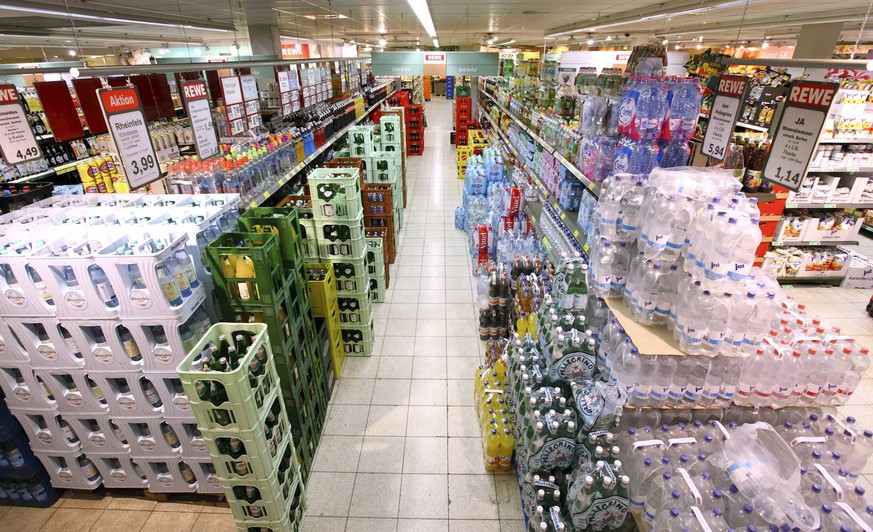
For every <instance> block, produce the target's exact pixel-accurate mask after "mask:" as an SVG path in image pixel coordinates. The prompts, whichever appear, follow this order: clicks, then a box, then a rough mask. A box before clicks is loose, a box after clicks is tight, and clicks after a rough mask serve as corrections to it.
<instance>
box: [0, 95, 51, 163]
mask: <svg viewBox="0 0 873 532" xmlns="http://www.w3.org/2000/svg"><path fill="white" fill-rule="evenodd" d="M0 150H2V151H3V158H4V159H6V162H7V163H9V164H16V163H20V162H23V161H29V160H31V159H38V158H40V157H42V151H40V149H39V144H37V142H36V137H34V136H33V131H31V129H30V124H29V123H28V122H27V117H26V116H25V114H24V108H23V107H22V106H21V101H20V100H19V99H18V91H17V90H15V85H0Z"/></svg>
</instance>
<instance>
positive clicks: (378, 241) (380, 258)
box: [367, 232, 388, 303]
mask: <svg viewBox="0 0 873 532" xmlns="http://www.w3.org/2000/svg"><path fill="white" fill-rule="evenodd" d="M369 234H370V232H368V235H369ZM383 241H384V237H383V236H372V237H371V236H368V237H367V270H368V271H369V273H370V301H372V302H374V303H384V302H385V289H386V288H387V287H388V286H387V284H386V277H385V273H386V271H387V270H388V268H387V267H386V266H385V245H384V242H383Z"/></svg>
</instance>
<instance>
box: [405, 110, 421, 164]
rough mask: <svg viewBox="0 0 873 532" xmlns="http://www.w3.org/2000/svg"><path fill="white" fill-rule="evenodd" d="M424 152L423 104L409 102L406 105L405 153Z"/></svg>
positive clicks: (419, 153)
mask: <svg viewBox="0 0 873 532" xmlns="http://www.w3.org/2000/svg"><path fill="white" fill-rule="evenodd" d="M423 153H424V106H422V105H421V104H420V103H411V104H409V105H407V106H406V155H421V154H423Z"/></svg>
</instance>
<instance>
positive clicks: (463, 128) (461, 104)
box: [454, 96, 473, 146]
mask: <svg viewBox="0 0 873 532" xmlns="http://www.w3.org/2000/svg"><path fill="white" fill-rule="evenodd" d="M472 105H473V104H472V100H471V99H470V97H469V96H467V97H458V98H456V99H455V101H454V107H455V116H454V118H455V120H454V121H455V145H456V146H466V145H467V134H468V129H469V127H470V120H471V119H472V116H471V113H472V112H473V111H472V109H473V107H472Z"/></svg>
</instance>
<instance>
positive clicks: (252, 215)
mask: <svg viewBox="0 0 873 532" xmlns="http://www.w3.org/2000/svg"><path fill="white" fill-rule="evenodd" d="M239 223H240V225H241V226H242V228H243V229H245V230H246V231H249V232H253V233H269V232H272V233H273V234H274V235H275V236H276V238H278V240H279V250H280V251H281V253H282V260H283V261H284V263H285V267H292V266H294V265H296V264H297V263H299V262H300V261H302V260H303V258H304V253H303V236H302V234H301V231H300V222H299V220H298V213H297V209H296V208H294V207H252V208H250V209H246V211H245V212H243V214H242V216H240V218H239Z"/></svg>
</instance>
